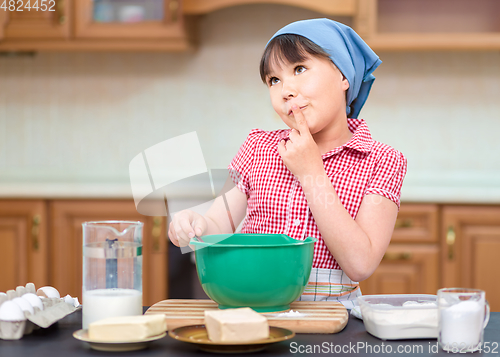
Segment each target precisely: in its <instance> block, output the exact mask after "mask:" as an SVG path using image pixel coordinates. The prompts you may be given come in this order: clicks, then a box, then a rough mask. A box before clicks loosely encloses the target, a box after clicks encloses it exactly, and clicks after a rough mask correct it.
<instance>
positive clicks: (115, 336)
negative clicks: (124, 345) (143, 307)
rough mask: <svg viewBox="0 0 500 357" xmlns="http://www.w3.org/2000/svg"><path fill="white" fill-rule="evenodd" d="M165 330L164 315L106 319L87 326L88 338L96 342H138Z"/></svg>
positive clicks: (165, 321)
mask: <svg viewBox="0 0 500 357" xmlns="http://www.w3.org/2000/svg"><path fill="white" fill-rule="evenodd" d="M166 330H167V320H166V319H165V315H164V314H157V315H138V316H118V317H108V318H106V319H102V320H99V321H96V322H92V323H91V324H89V338H90V339H91V340H98V341H109V342H115V341H138V340H143V339H146V338H148V337H152V336H156V335H159V334H162V333H163V332H165V331H166Z"/></svg>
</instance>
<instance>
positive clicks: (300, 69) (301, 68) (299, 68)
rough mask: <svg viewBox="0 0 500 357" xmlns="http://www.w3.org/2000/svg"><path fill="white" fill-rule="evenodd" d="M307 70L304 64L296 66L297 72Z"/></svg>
mask: <svg viewBox="0 0 500 357" xmlns="http://www.w3.org/2000/svg"><path fill="white" fill-rule="evenodd" d="M305 71H306V67H304V66H297V67H295V74H301V73H302V72H305Z"/></svg>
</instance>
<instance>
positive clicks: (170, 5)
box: [168, 0, 179, 23]
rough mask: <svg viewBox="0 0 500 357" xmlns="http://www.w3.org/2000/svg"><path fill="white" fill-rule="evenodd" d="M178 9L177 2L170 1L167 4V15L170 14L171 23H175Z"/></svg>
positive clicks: (175, 0) (174, 0)
mask: <svg viewBox="0 0 500 357" xmlns="http://www.w3.org/2000/svg"><path fill="white" fill-rule="evenodd" d="M178 9H179V2H178V1H177V0H171V1H170V2H169V3H168V10H169V14H170V21H171V22H174V23H175V22H177V19H178V17H177V12H178V11H177V10H178Z"/></svg>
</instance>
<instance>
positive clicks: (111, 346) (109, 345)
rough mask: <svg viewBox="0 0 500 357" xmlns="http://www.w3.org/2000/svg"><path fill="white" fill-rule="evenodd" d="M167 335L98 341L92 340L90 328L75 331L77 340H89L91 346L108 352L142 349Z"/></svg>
mask: <svg viewBox="0 0 500 357" xmlns="http://www.w3.org/2000/svg"><path fill="white" fill-rule="evenodd" d="M166 335H167V333H166V332H164V333H162V334H161V335H156V336H152V337H149V338H145V339H143V340H135V341H120V342H116V341H98V340H91V339H90V338H89V333H88V330H78V331H75V332H73V337H74V338H76V339H77V340H80V341H83V342H88V344H89V345H90V347H91V348H93V349H94V350H98V351H107V352H124V351H137V350H142V349H144V348H146V347H148V344H149V343H150V342H151V341H156V340H159V339H160V338H163V337H165V336H166Z"/></svg>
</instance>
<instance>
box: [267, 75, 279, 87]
mask: <svg viewBox="0 0 500 357" xmlns="http://www.w3.org/2000/svg"><path fill="white" fill-rule="evenodd" d="M279 81H280V80H279V79H278V78H276V77H271V78H269V85H270V86H274V85H275V84H276V83H279Z"/></svg>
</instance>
